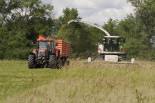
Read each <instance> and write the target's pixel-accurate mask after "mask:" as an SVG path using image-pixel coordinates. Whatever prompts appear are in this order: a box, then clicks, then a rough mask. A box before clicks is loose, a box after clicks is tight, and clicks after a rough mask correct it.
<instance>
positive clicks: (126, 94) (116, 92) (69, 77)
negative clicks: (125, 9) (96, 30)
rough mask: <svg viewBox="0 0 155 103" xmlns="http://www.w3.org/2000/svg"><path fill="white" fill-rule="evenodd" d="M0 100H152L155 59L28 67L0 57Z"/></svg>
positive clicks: (60, 102) (75, 102) (119, 102)
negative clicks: (117, 63)
mask: <svg viewBox="0 0 155 103" xmlns="http://www.w3.org/2000/svg"><path fill="white" fill-rule="evenodd" d="M0 103H155V62H138V64H135V65H131V64H126V65H125V64H120V65H94V66H93V65H92V64H91V65H89V64H87V65H86V64H84V61H82V60H81V61H76V60H72V61H71V65H70V66H69V67H64V68H63V69H49V68H46V69H28V67H27V61H0Z"/></svg>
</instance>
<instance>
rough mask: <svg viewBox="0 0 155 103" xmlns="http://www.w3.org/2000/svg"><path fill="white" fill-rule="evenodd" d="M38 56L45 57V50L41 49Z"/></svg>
mask: <svg viewBox="0 0 155 103" xmlns="http://www.w3.org/2000/svg"><path fill="white" fill-rule="evenodd" d="M38 56H39V57H45V56H46V53H45V51H39V53H38Z"/></svg>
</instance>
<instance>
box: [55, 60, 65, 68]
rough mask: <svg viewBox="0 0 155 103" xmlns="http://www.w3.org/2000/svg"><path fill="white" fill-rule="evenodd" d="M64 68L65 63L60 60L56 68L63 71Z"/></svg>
mask: <svg viewBox="0 0 155 103" xmlns="http://www.w3.org/2000/svg"><path fill="white" fill-rule="evenodd" d="M62 67H63V62H62V60H61V59H59V60H58V62H57V65H56V68H57V69H61V68H62Z"/></svg>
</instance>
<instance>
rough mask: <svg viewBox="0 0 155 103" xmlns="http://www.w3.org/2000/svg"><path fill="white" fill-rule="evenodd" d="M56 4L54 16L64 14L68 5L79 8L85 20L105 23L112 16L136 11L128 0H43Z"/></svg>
mask: <svg viewBox="0 0 155 103" xmlns="http://www.w3.org/2000/svg"><path fill="white" fill-rule="evenodd" d="M42 1H43V3H50V4H51V5H53V6H54V18H58V17H59V16H61V15H62V10H63V9H65V8H66V7H68V8H77V10H78V12H79V17H81V18H82V20H83V21H87V22H90V23H96V24H99V25H103V24H104V23H106V22H107V21H108V20H109V19H110V18H112V19H118V20H121V19H124V18H125V17H126V16H127V14H130V13H134V7H133V6H131V4H130V3H127V2H126V0H42Z"/></svg>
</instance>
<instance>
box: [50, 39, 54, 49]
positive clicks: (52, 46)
mask: <svg viewBox="0 0 155 103" xmlns="http://www.w3.org/2000/svg"><path fill="white" fill-rule="evenodd" d="M50 44H51V49H53V48H54V43H53V41H51V42H50Z"/></svg>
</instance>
